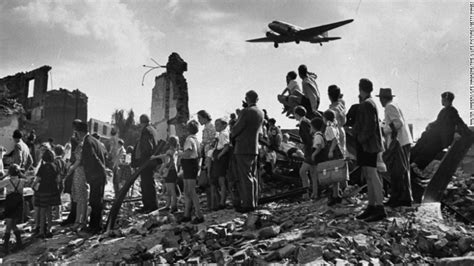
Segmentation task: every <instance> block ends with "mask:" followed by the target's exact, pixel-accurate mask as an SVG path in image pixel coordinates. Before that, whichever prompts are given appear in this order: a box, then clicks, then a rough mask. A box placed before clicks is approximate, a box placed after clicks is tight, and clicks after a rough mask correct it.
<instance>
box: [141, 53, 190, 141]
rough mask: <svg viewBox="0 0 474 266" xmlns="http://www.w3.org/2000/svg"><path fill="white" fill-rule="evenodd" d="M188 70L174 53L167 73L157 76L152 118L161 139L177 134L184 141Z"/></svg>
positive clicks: (187, 115)
mask: <svg viewBox="0 0 474 266" xmlns="http://www.w3.org/2000/svg"><path fill="white" fill-rule="evenodd" d="M187 70H188V65H187V63H186V62H185V61H184V60H183V59H182V58H181V57H180V56H179V55H178V54H177V53H172V54H171V55H170V56H169V58H168V63H167V64H166V73H163V74H161V75H159V76H158V77H156V78H155V87H154V88H153V91H152V102H151V117H150V119H151V123H152V124H153V125H154V126H155V127H156V129H157V130H158V134H159V137H160V139H167V137H168V136H169V135H177V136H178V137H179V138H180V140H181V141H182V142H183V141H184V136H185V134H186V128H185V125H186V122H187V121H188V119H189V107H188V84H187V83H186V79H185V78H184V76H183V73H184V71H187Z"/></svg>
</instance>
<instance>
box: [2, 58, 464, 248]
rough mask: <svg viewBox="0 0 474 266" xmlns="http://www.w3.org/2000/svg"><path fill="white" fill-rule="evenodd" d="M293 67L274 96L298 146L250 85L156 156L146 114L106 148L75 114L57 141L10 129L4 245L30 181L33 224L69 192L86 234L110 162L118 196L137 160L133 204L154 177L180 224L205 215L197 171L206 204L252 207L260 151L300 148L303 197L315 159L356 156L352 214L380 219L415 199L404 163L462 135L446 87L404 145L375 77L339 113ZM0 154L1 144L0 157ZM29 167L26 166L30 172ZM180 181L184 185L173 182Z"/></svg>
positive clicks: (95, 217) (314, 175)
mask: <svg viewBox="0 0 474 266" xmlns="http://www.w3.org/2000/svg"><path fill="white" fill-rule="evenodd" d="M298 75H299V77H300V78H301V86H300V85H299V84H298V82H297V80H296V79H297V74H296V72H294V71H290V72H289V73H288V74H287V77H286V81H287V87H286V88H285V90H284V91H283V93H282V94H280V95H278V97H277V99H278V101H279V102H280V103H282V104H283V113H286V114H287V116H288V117H290V118H291V119H295V120H296V121H297V122H298V132H299V140H300V142H301V145H296V144H295V143H293V142H291V141H290V135H289V134H288V133H285V134H282V132H281V129H280V128H279V127H278V126H277V125H276V121H275V119H272V118H269V117H268V115H267V113H266V111H264V110H262V109H260V108H259V107H258V106H257V103H258V100H259V96H258V94H257V92H255V91H253V90H250V91H248V92H247V93H246V94H245V101H244V102H243V108H242V109H238V110H237V111H236V113H235V114H232V115H231V116H230V119H227V118H224V117H223V118H218V119H216V120H215V121H214V123H213V120H212V117H211V115H210V114H209V113H208V112H207V111H205V110H201V111H199V112H198V113H197V118H198V119H197V121H196V120H191V121H189V122H188V123H187V126H186V129H187V136H186V138H185V139H179V138H178V137H177V136H169V138H168V139H167V141H168V144H169V148H168V150H167V151H166V152H164V153H163V154H156V151H157V147H158V141H159V140H158V134H157V131H156V129H155V128H154V127H153V126H152V125H151V124H150V119H149V117H148V116H147V115H141V116H140V126H141V132H140V137H139V139H138V140H137V143H136V145H135V146H134V147H127V148H126V149H125V147H124V142H123V140H121V139H119V138H118V136H117V132H116V131H114V132H112V135H113V136H112V138H111V140H110V142H109V145H108V146H109V148H108V149H107V148H106V146H105V145H104V144H103V143H102V142H101V141H100V140H99V137H98V136H93V135H91V134H89V131H88V125H87V123H85V122H83V121H80V120H74V121H73V122H72V127H73V132H74V134H73V136H72V138H71V141H70V142H69V143H67V144H66V145H65V147H63V146H61V145H55V144H54V143H53V140H52V139H50V140H49V141H48V142H45V143H42V144H41V145H40V146H39V148H36V146H35V145H33V143H35V133H34V132H31V133H30V135H29V136H28V137H27V138H26V143H25V142H24V141H23V134H22V132H21V131H19V130H16V131H15V132H14V133H13V139H14V140H15V148H14V149H13V151H12V152H11V153H10V154H7V155H6V156H9V157H10V166H9V168H8V175H7V176H6V177H4V178H3V179H2V180H1V181H0V187H4V188H6V195H7V196H6V204H5V212H4V218H5V220H6V224H7V229H6V233H5V234H4V248H5V251H6V252H8V250H9V246H8V245H9V240H10V234H11V231H13V233H14V234H15V236H16V239H17V241H16V243H17V245H18V247H17V248H20V247H21V244H22V242H21V234H20V231H19V229H18V228H17V226H16V225H17V224H18V223H19V222H20V221H22V216H23V214H24V212H23V206H24V203H23V189H24V188H25V187H27V186H30V187H32V189H33V190H34V199H33V202H34V208H35V211H34V213H35V214H34V215H35V217H34V218H35V234H36V235H37V236H38V237H41V238H48V237H51V236H52V233H51V225H52V217H53V215H54V212H55V208H56V209H57V206H61V193H69V194H70V195H71V201H72V203H71V211H70V213H69V216H68V218H67V219H66V220H64V221H63V222H62V223H61V225H64V226H66V225H73V226H72V227H71V229H72V230H75V231H87V232H89V233H91V234H97V233H100V232H101V231H102V230H103V217H102V216H103V207H104V187H105V185H106V182H107V180H106V176H107V174H106V172H107V168H109V169H110V170H111V171H112V173H113V188H114V191H115V194H116V196H117V195H118V193H119V192H120V190H121V187H122V186H123V182H124V181H125V180H126V179H127V178H128V177H130V176H131V172H132V171H134V170H133V169H135V168H137V167H140V166H141V168H142V169H141V172H140V187H141V194H142V203H143V207H142V208H141V209H139V210H137V212H138V213H150V212H153V211H155V210H157V209H158V201H157V189H156V184H155V177H156V176H159V177H161V178H162V180H163V183H164V188H165V191H166V199H167V202H166V206H164V207H163V208H161V209H160V210H166V211H169V212H171V213H174V212H177V211H178V207H179V206H178V194H182V195H183V197H184V215H183V218H182V219H181V222H192V223H195V224H198V223H202V222H203V221H204V215H203V212H202V207H201V202H200V200H199V197H198V192H197V191H196V188H197V187H198V186H201V185H202V184H201V183H203V180H206V182H204V183H206V184H207V186H208V189H207V193H208V200H207V207H208V209H209V210H212V211H214V210H219V209H222V208H226V207H228V206H230V205H231V206H232V207H233V208H235V210H236V211H238V212H250V211H254V210H255V209H256V208H257V206H258V199H259V196H258V193H259V178H258V176H257V169H258V168H259V158H260V157H259V155H262V153H265V155H266V159H268V161H269V162H270V167H274V166H275V162H276V155H275V154H276V152H278V153H283V154H288V155H291V156H293V157H295V158H298V157H300V158H301V168H300V169H299V176H300V178H301V182H302V185H303V187H307V188H308V191H309V192H308V193H307V194H304V195H303V197H304V198H305V199H309V198H312V199H317V198H320V197H321V196H322V195H321V191H322V188H321V186H320V185H319V178H318V171H316V169H317V166H318V165H319V164H320V163H322V162H326V161H331V160H347V159H348V158H351V156H355V158H356V159H357V164H358V165H359V166H360V167H361V175H362V177H363V179H365V180H366V182H367V191H368V205H367V207H366V208H365V210H364V212H363V213H361V214H360V215H358V216H357V219H363V220H365V221H367V222H372V221H378V220H381V219H384V218H385V217H386V212H385V207H384V206H390V207H398V206H410V205H411V204H412V201H413V198H412V192H411V181H410V174H411V171H412V169H413V171H414V172H415V174H417V173H419V172H421V171H423V169H424V167H426V165H427V163H429V161H430V160H432V159H433V158H434V156H436V154H437V153H438V152H440V151H441V150H442V149H444V148H446V147H447V146H449V145H450V143H451V141H452V140H453V138H456V137H458V133H459V134H460V135H464V134H470V131H469V129H468V128H467V126H466V125H465V124H464V122H462V120H461V118H460V117H459V115H458V113H457V111H456V109H455V108H454V107H453V106H452V102H453V100H454V94H452V93H451V92H445V93H443V94H442V95H441V98H442V104H443V106H444V108H443V109H442V111H441V112H440V114H439V115H438V118H437V120H436V121H435V122H433V123H431V124H430V125H429V126H428V127H427V130H426V132H425V133H424V134H423V135H422V137H421V138H420V140H419V141H418V143H417V144H416V145H415V146H414V147H413V148H412V147H411V146H412V144H413V139H412V136H411V133H410V131H409V128H408V124H407V122H406V120H405V118H404V115H403V112H402V110H401V109H400V107H399V106H398V105H397V104H396V103H394V101H393V99H394V97H395V95H393V94H392V90H391V89H390V88H381V89H380V93H379V95H377V97H379V99H380V102H381V104H382V106H383V107H384V115H379V112H378V110H377V106H376V104H375V101H374V98H373V97H372V93H373V84H372V82H371V81H370V80H368V79H361V80H360V81H359V84H358V87H359V103H356V104H355V105H353V106H352V107H351V109H350V110H349V112H347V113H346V105H345V102H344V100H343V94H342V93H341V89H340V88H339V87H338V86H336V85H331V86H329V87H328V97H329V100H330V105H329V106H328V108H327V110H325V111H320V110H319V108H320V97H321V95H320V93H319V89H318V86H317V82H316V79H317V75H316V74H314V73H311V72H309V71H308V69H307V67H306V66H305V65H301V66H300V67H299V68H298ZM200 125H201V126H203V129H202V137H198V136H197V134H198V132H199V126H200ZM346 130H347V131H348V132H347V133H346ZM346 134H350V135H351V136H353V138H354V139H355V144H354V146H355V149H354V150H355V151H356V154H351V153H350V152H349V147H348V146H349V145H348V142H347V140H346ZM262 143H264V145H262ZM300 148H301V149H300ZM5 152H6V150H5V149H4V148H0V154H1V155H2V157H3V155H5ZM410 154H411V155H412V156H411V158H410ZM291 156H290V157H291ZM0 161H1V160H0ZM381 162H383V163H384V164H385V165H386V167H387V170H388V172H389V174H390V177H391V190H390V198H389V200H388V201H387V202H385V203H384V202H383V200H384V194H383V184H382V181H381V178H380V176H379V174H378V171H377V166H378V164H379V163H381ZM157 166H159V168H157ZM28 171H30V173H31V172H32V174H30V175H28V174H26V173H28ZM3 172H4V171H3V164H0V174H2V175H3ZM180 180H182V193H181V189H180V186H179V185H178V184H179V183H180ZM346 181H347V180H344V181H339V182H335V183H332V184H331V185H330V190H329V191H330V195H329V200H328V205H334V204H338V203H341V202H342V193H343V190H344V189H345V187H346V186H347V182H346ZM229 203H230V204H229ZM88 206H89V207H90V210H88Z"/></svg>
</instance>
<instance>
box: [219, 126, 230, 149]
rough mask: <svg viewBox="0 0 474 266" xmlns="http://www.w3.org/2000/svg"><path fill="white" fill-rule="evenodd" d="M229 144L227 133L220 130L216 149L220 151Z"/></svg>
mask: <svg viewBox="0 0 474 266" xmlns="http://www.w3.org/2000/svg"><path fill="white" fill-rule="evenodd" d="M229 143H230V137H229V131H227V130H225V129H224V130H222V131H221V132H218V135H217V149H218V150H222V149H224V146H225V145H227V144H229Z"/></svg>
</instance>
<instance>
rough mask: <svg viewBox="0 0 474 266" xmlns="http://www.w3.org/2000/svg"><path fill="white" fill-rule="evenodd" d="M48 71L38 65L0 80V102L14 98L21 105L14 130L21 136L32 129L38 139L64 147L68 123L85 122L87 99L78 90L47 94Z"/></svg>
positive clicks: (69, 132) (70, 132) (70, 130)
mask: <svg viewBox="0 0 474 266" xmlns="http://www.w3.org/2000/svg"><path fill="white" fill-rule="evenodd" d="M50 70H51V67H50V66H42V67H40V68H37V69H35V70H33V71H30V72H26V73H17V74H15V75H12V76H7V77H4V78H2V79H0V99H5V98H6V99H16V101H17V102H18V103H19V104H21V105H22V106H23V109H24V113H23V115H22V117H21V119H20V122H19V124H18V127H19V128H20V129H21V130H22V131H24V133H27V132H28V131H29V130H31V129H35V130H36V134H37V136H38V140H40V141H45V140H47V139H48V138H53V139H54V141H55V143H60V144H64V143H66V142H67V141H68V139H69V138H70V137H71V135H72V127H71V121H72V120H74V119H76V118H77V119H81V120H83V121H86V120H87V96H86V95H85V94H84V93H82V92H81V91H79V90H74V91H72V92H71V91H69V90H66V89H59V90H51V91H48V80H49V74H48V73H49V71H50ZM0 145H1V144H0Z"/></svg>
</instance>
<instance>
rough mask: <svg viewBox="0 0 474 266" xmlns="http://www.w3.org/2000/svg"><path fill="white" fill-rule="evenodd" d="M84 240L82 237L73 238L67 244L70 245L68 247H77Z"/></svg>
mask: <svg viewBox="0 0 474 266" xmlns="http://www.w3.org/2000/svg"><path fill="white" fill-rule="evenodd" d="M84 242H85V240H84V238H78V239H74V240H71V241H69V243H68V244H67V245H68V246H70V247H74V248H77V247H79V246H81V245H82V244H84Z"/></svg>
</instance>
